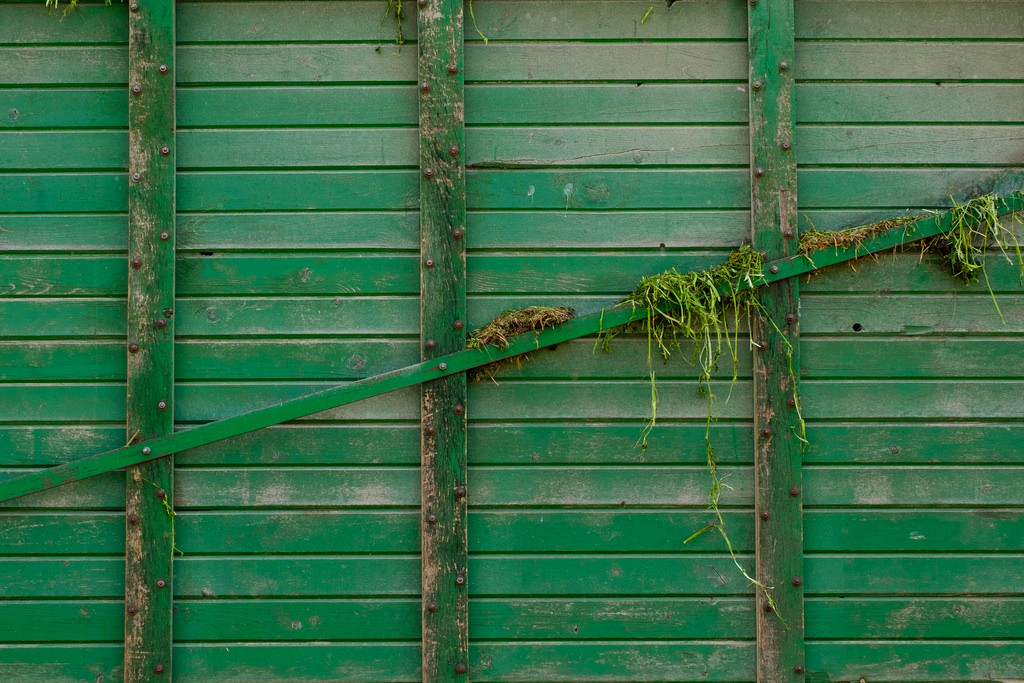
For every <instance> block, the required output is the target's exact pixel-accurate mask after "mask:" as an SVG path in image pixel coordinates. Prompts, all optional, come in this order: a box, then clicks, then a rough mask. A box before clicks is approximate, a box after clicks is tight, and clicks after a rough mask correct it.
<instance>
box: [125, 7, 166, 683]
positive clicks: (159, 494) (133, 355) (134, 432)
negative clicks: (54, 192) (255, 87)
mask: <svg viewBox="0 0 1024 683" xmlns="http://www.w3.org/2000/svg"><path fill="white" fill-rule="evenodd" d="M128 78H129V82H128V87H129V92H128V95H127V96H128V163H129V168H128V173H129V182H128V353H127V356H128V438H129V440H132V439H135V440H146V439H151V438H154V437H157V436H161V435H164V434H169V433H171V432H172V431H173V428H174V415H173V411H174V401H173V399H174V395H173V394H174V196H175V192H174V189H175V177H174V176H175V168H174V164H175V162H174V159H175V150H174V118H175V115H174V0H131V2H130V4H129V8H128ZM173 485H174V461H173V458H172V457H171V456H168V457H164V458H161V459H159V460H154V461H151V462H148V463H144V464H142V465H137V466H135V467H132V468H130V469H129V470H128V472H127V482H126V494H127V496H126V498H127V501H126V515H127V519H126V528H127V534H126V544H125V629H124V646H125V647H124V680H125V683H137V682H138V681H155V680H167V681H169V680H170V679H171V614H172V610H173V606H172V590H173V583H172V578H173V577H172V572H171V566H172V559H173V558H172V555H173V545H174V520H173V516H172V514H171V507H170V501H171V499H172V496H173V495H174V488H173Z"/></svg>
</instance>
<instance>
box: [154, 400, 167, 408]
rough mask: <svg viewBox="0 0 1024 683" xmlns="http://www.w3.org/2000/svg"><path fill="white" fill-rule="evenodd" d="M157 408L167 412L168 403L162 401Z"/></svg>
mask: <svg viewBox="0 0 1024 683" xmlns="http://www.w3.org/2000/svg"><path fill="white" fill-rule="evenodd" d="M156 407H157V408H159V409H160V410H167V401H160V402H159V403H157V404H156Z"/></svg>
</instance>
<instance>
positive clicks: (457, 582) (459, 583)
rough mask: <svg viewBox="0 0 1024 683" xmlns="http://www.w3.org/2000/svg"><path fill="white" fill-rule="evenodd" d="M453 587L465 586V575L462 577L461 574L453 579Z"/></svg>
mask: <svg viewBox="0 0 1024 683" xmlns="http://www.w3.org/2000/svg"><path fill="white" fill-rule="evenodd" d="M455 585H456V586H465V585H466V577H465V575H463V574H459V575H457V576H456V577H455Z"/></svg>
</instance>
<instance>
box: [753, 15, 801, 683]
mask: <svg viewBox="0 0 1024 683" xmlns="http://www.w3.org/2000/svg"><path fill="white" fill-rule="evenodd" d="M748 6H749V8H750V9H749V12H748V17H749V20H748V21H749V23H748V48H749V52H750V84H749V85H750V90H749V93H750V169H751V171H750V183H751V193H750V201H751V216H752V238H753V243H754V247H755V248H756V249H760V250H762V251H764V252H765V254H766V258H767V259H768V260H772V259H778V258H783V257H785V256H788V255H792V254H794V253H795V252H796V249H797V220H796V219H797V199H796V158H795V152H794V150H793V140H794V130H795V129H794V124H793V84H794V79H793V71H794V65H793V53H794V50H793V45H794V23H793V2H792V0H778V1H776V0H771V2H757V3H754V2H751V3H749V4H748ZM759 301H760V303H761V305H762V306H763V307H764V310H763V314H764V317H765V318H767V319H768V320H767V321H765V320H758V322H757V323H755V324H754V325H753V328H752V329H751V336H752V338H753V339H754V341H755V345H754V346H753V348H754V439H755V441H754V444H755V446H754V448H755V453H754V482H755V494H754V505H755V509H754V512H755V515H756V520H757V521H756V527H755V528H756V532H755V545H756V562H757V579H758V581H760V582H761V583H762V584H764V586H766V587H768V589H767V592H766V591H765V590H762V589H759V590H758V593H757V600H758V605H757V607H758V609H757V610H756V614H757V680H758V681H760V682H762V683H779V682H782V681H794V680H800V679H802V674H803V672H804V616H803V579H802V576H803V527H802V524H803V511H802V505H801V489H802V481H801V466H802V454H801V444H802V441H801V439H802V430H801V426H800V418H799V408H798V406H799V397H798V395H797V387H796V378H797V377H799V372H800V355H799V349H800V345H799V339H798V334H799V329H800V320H799V316H800V306H799V290H798V284H797V280H796V278H789V279H787V280H784V281H779V282H775V283H773V284H771V285H769V286H768V287H766V288H764V289H762V290H761V291H760V294H759ZM755 317H757V318H760V316H755ZM756 342H760V344H761V346H760V348H758V346H757V345H756ZM769 596H770V597H771V599H772V601H773V602H774V606H773V605H772V602H771V601H769ZM774 610H778V614H775V613H773V612H774Z"/></svg>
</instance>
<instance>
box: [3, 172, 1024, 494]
mask: <svg viewBox="0 0 1024 683" xmlns="http://www.w3.org/2000/svg"><path fill="white" fill-rule="evenodd" d="M997 201H998V203H999V207H1000V211H999V213H1001V214H1004V213H1012V212H1016V211H1024V192H1014V193H1012V194H1009V195H1006V196H1003V197H999V198H997ZM951 227H952V224H951V219H950V217H949V215H948V214H941V215H936V216H931V217H927V218H922V219H920V220H917V221H914V222H913V223H907V224H905V225H903V226H900V227H898V228H896V229H894V230H892V231H890V232H887V233H883V234H880V235H878V236H876V237H874V238H871V239H868V240H865V241H864V242H862V243H860V244H857V245H852V246H849V247H845V248H831V247H830V248H827V249H822V250H820V251H817V252H815V253H814V254H813V257H807V256H794V257H789V258H784V259H779V260H777V261H772V262H770V263H766V264H765V267H764V274H763V276H762V278H761V279H760V280H757V281H755V282H754V283H753V286H755V287H759V286H762V285H766V284H768V283H770V282H775V281H777V280H783V279H785V278H789V277H795V276H798V275H803V274H804V273H809V272H812V271H815V270H819V269H821V268H824V267H826V266H832V265H835V264H837V263H843V262H845V261H851V260H854V259H857V258H860V257H862V256H867V255H869V254H873V253H877V252H882V251H887V250H889V249H893V248H898V247H900V246H902V245H905V244H909V243H911V242H917V241H919V240H923V239H927V238H929V237H934V236H936V235H940V234H942V233H944V232H947V231H948V230H949V229H950V228H951ZM750 286H751V285H749V284H746V283H740V284H739V289H746V288H749V287H750ZM646 317H647V309H644V308H627V307H616V308H612V309H607V310H602V311H599V312H597V313H593V314H591V315H587V316H583V317H580V318H576V319H575V320H570V321H569V322H567V323H564V324H562V325H559V326H558V327H555V328H552V329H547V330H544V331H542V332H537V333H534V334H526V335H522V336H520V337H517V338H516V339H514V340H512V342H511V343H510V344H509V346H508V348H506V349H504V350H502V349H500V348H498V347H497V346H489V347H487V348H483V349H468V350H466V351H459V352H457V353H452V354H449V355H447V356H442V357H440V358H436V359H433V360H429V361H425V362H422V363H416V364H415V365H409V366H407V367H404V368H399V369H397V370H392V371H390V372H385V373H383V374H380V375H374V376H373V377H368V378H366V379H361V380H358V381H356V382H351V383H348V384H344V385H341V386H337V387H332V388H330V389H325V390H323V391H318V392H315V393H312V394H309V395H308V396H303V397H300V398H296V399H292V400H290V401H285V402H283V403H279V404H277V405H274V406H268V407H266V408H260V409H258V410H253V411H251V412H248V413H243V414H241V415H236V416H234V417H229V418H225V419H223V420H217V421H216V422H210V423H207V424H204V425H200V426H198V427H194V428H192V429H188V430H184V431H180V432H175V433H173V434H168V435H167V436H162V437H159V438H156V439H151V440H149V441H146V442H143V443H139V444H134V445H131V446H126V447H124V448H118V449H116V450H113V451H107V452H105V453H99V454H97V455H92V456H89V457H86V458H82V459H81V460H76V461H74V462H70V463H65V464H63V465H57V466H56V467H51V468H49V469H45V470H41V471H38V472H33V473H31V474H26V475H23V476H20V477H17V478H13V479H9V480H7V481H3V482H0V502H5V501H8V500H11V499H13V498H19V497H21V496H25V495H28V494H30V493H35V492H37V491H45V490H46V489H51V488H54V487H56V486H62V485H64V484H70V483H72V482H76V481H80V480H82V479H87V478H89V477H92V476H95V475H97V474H103V473H105V472H112V471H114V470H118V469H121V468H123V467H129V466H131V465H138V464H139V463H143V462H147V461H149V460H155V459H156V458H160V457H162V456H165V455H172V454H175V453H180V452H182V451H185V450H188V449H190V448H197V447H199V446H205V445H206V444H210V443H214V442H216V441H221V440H223V439H228V438H231V437H232V436H238V435H240V434H245V433H246V432H252V431H255V430H257V429H263V428H264V427H271V426H273V425H276V424H280V423H282V422H287V421H289V420H295V419H298V418H301V417H306V416H308V415H312V414H314V413H319V412H321V411H324V410H330V409H332V408H338V407H340V406H344V405H348V404H349V403H355V402H356V401H361V400H363V399H366V398H371V397H373V396H377V395H379V394H384V393H387V392H389V391H395V390H396V389H404V388H405V387H410V386H413V385H416V384H420V383H422V382H428V381H430V380H434V379H438V378H440V377H447V376H449V375H454V374H457V373H460V372H466V371H467V370H472V369H473V368H477V367H480V366H482V365H487V364H488V363H492V362H494V361H498V360H502V359H505V358H511V357H513V356H518V355H520V354H524V353H529V352H531V351H535V350H537V349H542V348H544V347H547V346H554V345H555V344H561V343H562V342H566V341H569V340H572V339H577V338H579V337H585V336H588V335H591V334H596V333H598V332H602V331H605V330H609V329H612V328H613V327H619V326H621V325H626V324H629V323H631V322H634V321H637V320H642V319H644V318H646Z"/></svg>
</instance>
